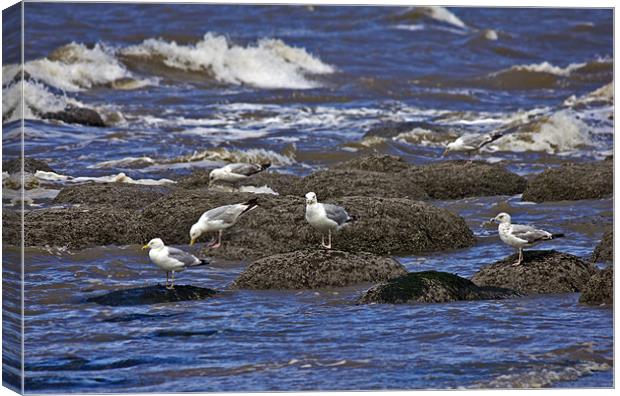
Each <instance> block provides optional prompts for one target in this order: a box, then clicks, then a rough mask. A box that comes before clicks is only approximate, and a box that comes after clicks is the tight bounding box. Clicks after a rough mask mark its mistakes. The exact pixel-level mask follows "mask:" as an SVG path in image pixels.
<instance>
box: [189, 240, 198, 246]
mask: <svg viewBox="0 0 620 396" xmlns="http://www.w3.org/2000/svg"><path fill="white" fill-rule="evenodd" d="M194 243H196V238H192V240H191V241H190V242H189V246H192V245H193V244H194Z"/></svg>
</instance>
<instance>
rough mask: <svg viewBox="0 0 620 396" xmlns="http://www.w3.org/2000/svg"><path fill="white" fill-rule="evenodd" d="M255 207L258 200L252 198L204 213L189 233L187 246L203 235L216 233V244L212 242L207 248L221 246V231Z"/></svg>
mask: <svg viewBox="0 0 620 396" xmlns="http://www.w3.org/2000/svg"><path fill="white" fill-rule="evenodd" d="M257 206H258V198H252V199H250V200H249V201H247V202H244V203H238V204H234V205H225V206H220V207H217V208H214V209H211V210H208V211H206V212H204V213H203V214H202V216H200V219H198V221H197V222H196V224H194V225H193V226H192V228H191V229H190V231H189V237H190V243H189V244H190V245H193V244H194V243H195V242H196V240H197V239H198V238H199V237H200V236H201V235H202V234H204V233H207V232H214V231H218V235H219V236H218V240H217V243H215V241H214V242H213V243H211V244H210V245H208V246H207V247H210V248H212V249H217V248H219V247H220V246H221V245H222V231H223V230H225V229H227V228H230V227H232V226H233V225H234V224H235V223H236V222H237V220H238V219H239V217H241V215H242V214H244V213H246V212H249V211H250V210H252V209H255V208H256V207H257Z"/></svg>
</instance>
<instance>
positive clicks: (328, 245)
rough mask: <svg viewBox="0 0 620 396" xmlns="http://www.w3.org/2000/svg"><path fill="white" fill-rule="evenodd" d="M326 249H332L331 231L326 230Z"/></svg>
mask: <svg viewBox="0 0 620 396" xmlns="http://www.w3.org/2000/svg"><path fill="white" fill-rule="evenodd" d="M325 248H326V249H331V248H332V230H328V234H327V246H325Z"/></svg>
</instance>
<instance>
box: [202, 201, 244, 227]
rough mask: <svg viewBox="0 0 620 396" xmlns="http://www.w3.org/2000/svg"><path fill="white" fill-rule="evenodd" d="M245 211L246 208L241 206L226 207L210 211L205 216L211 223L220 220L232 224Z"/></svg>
mask: <svg viewBox="0 0 620 396" xmlns="http://www.w3.org/2000/svg"><path fill="white" fill-rule="evenodd" d="M244 209H245V206H243V205H239V204H235V205H226V206H220V207H218V208H215V209H211V210H210V211H208V212H206V213H205V215H206V216H207V217H208V218H209V220H210V221H213V220H216V221H217V220H219V221H221V222H223V223H226V224H231V223H234V222H235V221H237V218H238V217H239V215H240V214H241V213H242V212H243V210H244Z"/></svg>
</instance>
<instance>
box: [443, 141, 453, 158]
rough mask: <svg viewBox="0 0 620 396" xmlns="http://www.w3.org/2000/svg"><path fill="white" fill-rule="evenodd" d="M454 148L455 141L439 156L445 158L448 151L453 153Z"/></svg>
mask: <svg viewBox="0 0 620 396" xmlns="http://www.w3.org/2000/svg"><path fill="white" fill-rule="evenodd" d="M455 147H456V141H455V142H450V143H448V145H447V146H446V148H445V150H444V151H443V153H441V156H442V157H445V156H446V155H448V153H449V152H450V151H454V149H455Z"/></svg>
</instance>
